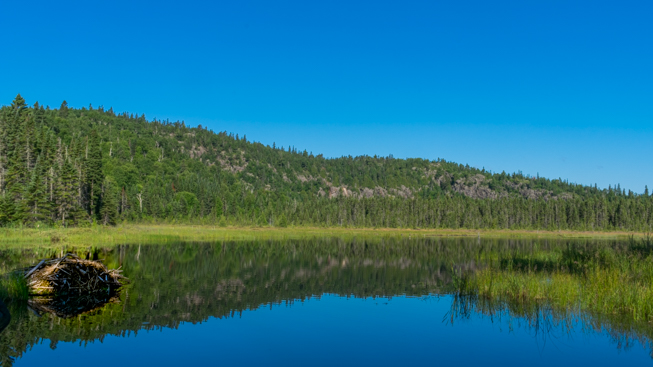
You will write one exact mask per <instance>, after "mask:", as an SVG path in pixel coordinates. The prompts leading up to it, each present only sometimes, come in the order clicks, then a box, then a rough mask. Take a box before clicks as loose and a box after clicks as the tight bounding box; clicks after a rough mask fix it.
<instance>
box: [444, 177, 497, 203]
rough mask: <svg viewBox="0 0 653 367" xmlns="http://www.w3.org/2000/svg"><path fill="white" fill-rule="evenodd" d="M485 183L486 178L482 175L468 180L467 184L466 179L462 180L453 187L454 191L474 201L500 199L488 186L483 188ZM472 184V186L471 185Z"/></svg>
mask: <svg viewBox="0 0 653 367" xmlns="http://www.w3.org/2000/svg"><path fill="white" fill-rule="evenodd" d="M483 181H485V176H483V175H480V174H479V175H474V176H472V177H470V178H468V181H467V182H465V180H464V179H460V180H458V181H456V183H455V184H454V185H453V191H455V192H458V193H461V194H463V195H465V196H469V197H471V198H474V199H496V198H497V197H499V195H498V194H497V192H496V191H493V190H492V189H490V188H489V187H487V186H483V185H482V183H483ZM470 183H471V185H469V184H470Z"/></svg>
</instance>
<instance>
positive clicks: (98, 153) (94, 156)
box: [85, 130, 104, 218]
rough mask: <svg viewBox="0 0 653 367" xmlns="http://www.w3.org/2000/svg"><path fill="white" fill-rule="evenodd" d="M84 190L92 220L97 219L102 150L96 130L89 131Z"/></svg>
mask: <svg viewBox="0 0 653 367" xmlns="http://www.w3.org/2000/svg"><path fill="white" fill-rule="evenodd" d="M85 163H86V169H85V171H86V189H87V190H88V209H89V214H90V215H91V217H92V218H97V217H98V215H99V212H100V209H101V200H100V199H101V197H102V183H103V182H104V173H103V172H102V149H101V147H100V136H99V135H98V133H97V130H93V131H91V136H90V139H89V142H88V159H87V160H86V162H85Z"/></svg>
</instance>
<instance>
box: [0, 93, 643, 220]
mask: <svg viewBox="0 0 653 367" xmlns="http://www.w3.org/2000/svg"><path fill="white" fill-rule="evenodd" d="M470 180H476V181H478V182H482V184H483V185H485V186H486V187H487V188H488V189H489V190H491V192H492V193H495V194H496V195H495V198H493V199H475V198H472V197H468V196H465V195H464V194H463V193H461V191H460V190H459V191H456V188H458V189H459V188H460V187H462V186H461V185H464V184H465V183H466V182H470ZM479 180H480V181H479ZM345 188H346V190H345ZM330 190H331V192H330ZM347 190H349V191H348V192H349V194H348V193H347ZM362 190H368V192H372V191H373V190H375V191H374V192H376V193H379V192H380V193H381V194H379V195H376V194H375V195H371V196H370V195H367V196H365V195H360V194H358V193H360V192H362ZM393 190H394V191H393ZM524 190H527V191H528V190H530V191H531V192H540V193H541V192H545V193H546V195H540V196H539V198H538V199H528V198H526V197H525V196H524V195H523V194H522V193H523V192H524ZM334 192H335V194H336V195H331V194H333V193H334ZM0 194H1V197H0V225H3V226H17V225H27V226H40V225H60V226H83V225H89V224H91V223H93V222H96V223H100V224H105V225H113V224H116V223H119V222H121V221H128V222H141V221H177V222H203V223H215V224H221V225H227V224H240V225H258V226H287V225H311V226H357V227H411V228H529V229H576V230H614V229H621V230H638V231H639V230H649V229H650V228H651V225H652V224H653V221H652V219H651V215H652V212H653V200H652V198H651V196H649V193H648V189H647V190H646V192H645V193H644V194H643V195H638V194H634V193H633V192H631V191H629V192H626V191H625V190H622V189H621V187H618V186H617V187H615V188H612V187H610V188H608V189H599V188H597V187H596V186H582V185H576V184H573V183H569V182H566V181H563V180H561V179H559V180H549V179H546V178H542V177H529V176H524V175H522V174H521V173H517V174H506V173H505V172H502V173H499V174H493V173H490V172H487V171H485V170H484V169H481V170H479V169H476V168H473V167H469V166H463V165H460V164H456V163H452V162H447V161H445V160H438V161H429V160H424V159H394V158H392V157H376V156H375V157H369V156H361V157H342V158H337V159H326V158H324V157H323V156H321V155H313V154H312V153H309V152H307V151H298V150H297V149H296V148H294V147H286V148H283V147H277V146H276V145H274V144H273V146H272V147H270V146H265V145H263V144H260V143H256V142H249V141H248V140H247V138H246V137H245V136H243V137H239V136H238V135H235V136H234V135H233V134H228V133H226V132H220V133H214V132H212V131H209V130H207V129H205V128H203V127H202V126H198V127H195V128H189V127H187V126H186V125H185V123H184V122H179V121H177V122H170V121H161V120H152V121H147V120H146V118H145V116H134V115H131V114H127V113H120V114H116V113H114V111H113V110H112V109H109V110H106V111H105V110H104V108H102V107H100V108H93V106H89V107H88V108H81V109H73V108H69V107H68V105H67V104H66V103H65V102H64V103H62V105H61V106H60V108H58V109H50V108H49V107H45V106H42V105H39V104H38V103H35V104H34V105H33V107H28V106H27V104H26V102H25V100H24V99H23V98H22V97H21V96H20V95H18V96H17V97H16V99H15V100H14V101H13V102H12V103H11V105H9V106H4V107H2V108H1V109H0Z"/></svg>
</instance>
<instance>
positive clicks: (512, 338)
mask: <svg viewBox="0 0 653 367" xmlns="http://www.w3.org/2000/svg"><path fill="white" fill-rule="evenodd" d="M450 305H451V298H450V297H449V296H444V297H442V298H440V299H435V298H426V299H420V298H406V297H393V298H392V299H390V300H389V299H387V298H377V299H371V298H367V299H356V298H349V299H347V298H342V297H337V296H333V295H326V296H323V297H322V298H321V299H319V300H318V299H315V298H314V299H310V300H308V301H305V302H303V303H302V302H296V303H294V304H293V305H292V306H285V305H277V306H273V307H272V308H270V307H269V306H267V307H266V306H262V307H261V308H260V309H257V310H254V311H244V312H243V314H242V317H239V316H238V315H236V316H235V317H234V318H228V319H215V318H211V319H210V320H209V321H207V322H204V323H202V324H190V323H183V324H182V325H181V326H180V327H179V329H178V330H173V329H163V330H162V331H151V332H144V331H141V332H139V333H138V336H136V337H134V336H133V335H132V336H131V337H128V338H118V337H115V336H107V337H106V338H105V339H104V342H103V343H100V342H98V341H96V342H94V343H91V344H89V345H87V346H86V347H80V346H79V345H78V344H76V343H62V342H60V343H59V344H58V345H57V348H56V350H54V351H53V350H51V349H50V348H49V342H48V341H44V342H43V343H42V344H40V345H36V346H35V347H34V348H33V349H32V350H31V351H27V352H26V353H25V355H24V357H23V358H22V359H20V360H18V361H17V363H16V364H15V366H18V367H20V366H45V365H47V366H49V367H55V366H66V367H74V366H87V365H89V364H90V365H93V366H94V367H102V366H110V367H115V366H121V367H122V366H148V365H149V366H173V365H174V366H180V365H189V366H213V365H225V366H231V365H241V366H262V365H268V366H275V365H279V366H312V365H323V366H336V365H338V366H341V365H351V366H363V365H383V366H399V365H442V366H472V365H484V366H507V365H515V366H516V365H529V366H547V367H550V366H580V365H588V366H637V365H649V364H650V363H651V358H650V356H649V355H648V351H647V350H645V349H644V348H642V347H641V346H640V345H635V346H634V347H633V348H632V349H630V350H628V351H626V352H624V351H620V350H618V349H617V347H616V345H614V344H613V343H611V342H610V341H609V340H608V338H607V337H606V336H605V335H597V334H593V333H592V334H585V333H582V332H580V331H578V332H574V333H572V334H571V335H567V334H565V333H564V332H562V331H560V330H557V331H553V332H552V333H551V334H549V335H548V336H547V338H546V343H545V342H544V341H543V338H542V337H537V338H536V337H535V336H534V335H533V332H532V331H531V330H528V329H527V328H525V327H520V326H517V325H516V323H515V322H513V327H512V331H511V328H510V326H509V324H508V323H507V322H506V321H505V319H504V321H502V322H499V321H496V320H495V322H494V323H492V322H491V321H490V319H489V318H487V317H485V318H479V317H476V316H474V317H472V318H471V319H469V320H455V321H454V325H453V326H452V325H451V323H450V322H448V321H443V318H444V317H445V315H446V314H447V312H449V310H450ZM578 328H579V326H577V327H576V329H578Z"/></svg>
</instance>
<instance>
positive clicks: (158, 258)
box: [0, 238, 565, 366]
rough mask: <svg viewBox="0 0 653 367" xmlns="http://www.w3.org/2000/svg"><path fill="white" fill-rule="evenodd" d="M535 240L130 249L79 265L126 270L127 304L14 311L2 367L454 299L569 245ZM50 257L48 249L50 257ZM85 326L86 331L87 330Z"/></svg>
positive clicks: (17, 263) (12, 260) (23, 254)
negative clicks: (142, 336)
mask: <svg viewBox="0 0 653 367" xmlns="http://www.w3.org/2000/svg"><path fill="white" fill-rule="evenodd" d="M564 245H565V244H562V243H558V242H546V241H535V240H532V241H531V240H528V241H524V240H482V241H480V243H479V242H478V240H477V239H476V238H473V239H472V238H469V239H465V238H458V239H417V240H416V239H412V240H408V239H375V240H353V241H343V240H341V239H337V238H333V239H330V238H327V239H318V240H310V241H309V240H306V241H299V240H293V241H268V242H225V243H211V244H198V243H179V244H173V245H154V246H139V245H125V246H119V247H115V248H112V249H104V250H102V249H99V250H96V251H95V252H94V253H93V251H92V252H91V253H89V254H86V253H84V252H82V253H78V254H79V255H80V256H82V257H86V256H87V255H88V256H89V257H96V258H101V259H105V263H106V264H107V265H108V266H109V267H110V268H116V267H118V266H121V265H122V267H123V270H124V274H125V276H127V277H128V278H130V281H131V282H130V284H129V285H128V286H126V287H124V289H123V290H122V292H121V294H120V302H119V303H117V302H115V303H108V304H107V305H105V306H104V307H102V308H101V309H96V310H90V311H89V312H87V313H85V314H83V315H81V316H78V317H76V318H72V319H63V318H59V317H56V316H54V315H51V314H46V315H44V316H42V317H40V318H39V317H37V316H36V315H34V314H33V313H32V312H29V311H28V309H27V307H26V305H24V304H23V305H20V304H11V305H9V306H10V308H11V310H12V316H13V317H14V318H13V321H12V323H11V324H10V325H9V327H8V328H7V329H6V330H5V332H3V333H2V334H0V355H1V356H2V357H1V358H2V360H1V361H2V365H3V366H8V365H10V364H11V362H10V360H9V358H10V357H12V356H13V357H19V356H20V355H21V354H22V353H23V352H24V351H25V350H27V349H28V348H29V347H30V346H31V345H34V344H35V343H37V342H39V341H40V340H42V339H49V340H50V343H51V345H52V346H53V347H56V344H57V343H58V342H59V341H80V342H84V343H86V342H89V341H93V340H100V341H101V340H103V338H104V337H105V336H106V335H118V336H121V335H125V334H130V333H132V332H133V333H137V332H138V331H140V330H143V329H145V330H150V329H157V328H162V327H169V328H176V327H178V326H179V324H180V323H181V322H193V323H196V322H202V321H204V320H206V319H207V318H209V317H230V316H232V315H233V314H234V313H239V312H242V311H243V310H247V309H253V308H258V307H261V306H264V305H271V304H279V303H282V302H294V301H296V300H304V299H306V298H308V297H313V296H320V295H321V294H324V293H332V294H339V295H343V296H354V297H370V296H394V295H409V296H421V295H427V294H432V293H447V292H450V291H452V290H453V289H454V285H453V284H452V281H453V280H454V279H458V278H459V277H458V276H454V274H460V273H464V272H467V271H473V270H475V269H477V268H481V267H484V266H485V264H486V263H487V262H488V261H490V260H492V261H495V260H496V259H498V258H506V257H519V256H521V255H524V254H528V253H532V252H533V251H539V250H547V249H552V248H557V247H560V246H564ZM44 251H45V250H44ZM44 251H41V252H39V253H30V252H29V251H20V252H11V251H5V252H3V253H1V254H0V261H2V266H3V268H4V269H11V268H17V267H22V266H25V265H27V264H29V263H32V262H34V261H35V260H36V259H39V258H43V257H48V256H50V255H59V254H60V252H59V251H57V253H56V254H54V253H52V254H49V253H47V251H45V252H44ZM80 320H81V322H80Z"/></svg>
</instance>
